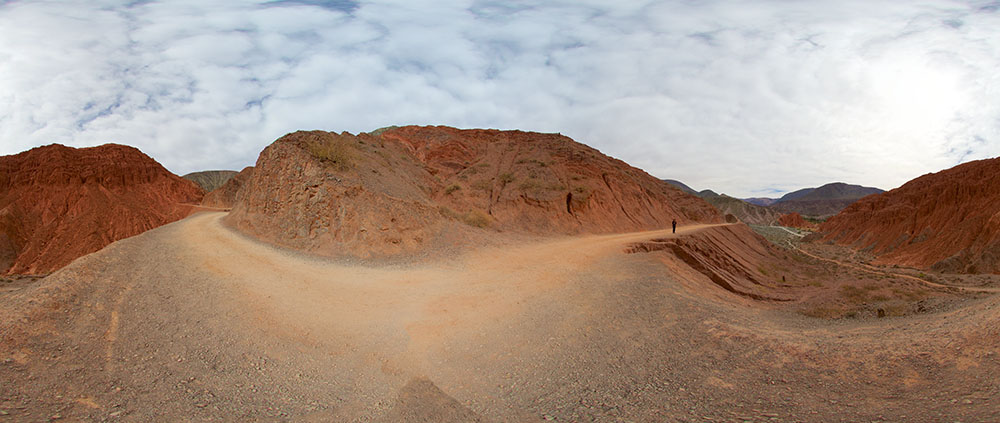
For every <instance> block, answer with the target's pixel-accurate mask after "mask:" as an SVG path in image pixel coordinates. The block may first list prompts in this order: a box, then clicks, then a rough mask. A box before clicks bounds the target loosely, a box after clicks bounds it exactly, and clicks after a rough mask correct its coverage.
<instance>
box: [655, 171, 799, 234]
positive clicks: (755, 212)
mask: <svg viewBox="0 0 1000 423" xmlns="http://www.w3.org/2000/svg"><path fill="white" fill-rule="evenodd" d="M663 181H664V182H666V183H668V184H671V185H673V186H675V187H677V188H679V189H680V190H681V191H684V192H686V193H688V194H693V195H697V196H698V197H701V198H703V199H704V200H705V201H708V203H709V204H711V205H713V206H715V208H717V209H719V211H720V212H722V214H724V215H726V214H731V215H733V216H736V218H737V219H739V220H740V221H741V222H743V223H746V224H750V225H766V226H770V225H774V224H776V222H777V221H778V218H779V217H780V213H778V212H776V211H774V210H771V209H768V208H767V207H761V206H759V205H756V204H751V203H748V202H746V201H743V200H740V199H738V198H735V197H730V196H728V195H725V194H718V193H716V192H715V191H712V190H710V189H706V190H702V191H700V192H698V191H695V190H694V189H692V188H691V187H689V186H687V185H685V184H684V183H683V182H680V181H677V180H674V179H664V180H663Z"/></svg>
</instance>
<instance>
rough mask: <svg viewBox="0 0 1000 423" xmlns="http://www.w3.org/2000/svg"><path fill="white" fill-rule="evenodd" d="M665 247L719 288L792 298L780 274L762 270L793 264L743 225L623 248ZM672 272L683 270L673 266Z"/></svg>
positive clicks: (771, 297) (761, 296)
mask: <svg viewBox="0 0 1000 423" xmlns="http://www.w3.org/2000/svg"><path fill="white" fill-rule="evenodd" d="M659 250H665V251H669V252H670V253H672V255H673V256H674V257H676V258H677V260H678V261H680V262H681V263H683V265H684V266H686V267H688V268H689V269H690V270H693V271H694V272H697V273H700V274H702V275H704V276H705V277H707V278H708V279H709V280H710V281H712V282H713V283H715V284H716V285H718V286H719V287H721V288H723V289H725V290H727V291H729V292H732V293H735V294H738V295H742V296H745V297H749V298H753V299H756V300H775V301H790V300H792V299H793V298H795V296H794V294H793V293H792V291H791V290H784V289H782V288H789V287H790V285H788V284H787V282H788V281H783V280H782V279H784V276H782V275H776V274H767V272H766V271H765V269H778V268H780V269H785V270H789V266H791V267H795V266H796V265H795V263H793V262H790V261H789V260H787V259H786V257H785V256H786V254H785V253H784V252H783V251H782V250H781V249H779V248H778V247H776V246H775V245H774V244H771V243H770V242H768V241H767V240H765V239H763V238H762V237H761V236H760V235H757V234H756V233H754V232H753V231H752V230H750V228H748V227H747V226H746V225H727V226H719V227H713V228H708V229H706V230H703V231H698V232H695V233H692V234H690V235H688V236H685V237H676V238H663V239H653V240H650V241H645V242H637V243H633V244H630V245H629V246H627V247H626V249H625V252H626V253H644V252H653V251H659ZM673 270H674V272H675V274H679V273H680V272H683V269H679V268H676V267H674V268H673Z"/></svg>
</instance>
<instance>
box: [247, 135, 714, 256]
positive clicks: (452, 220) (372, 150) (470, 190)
mask: <svg viewBox="0 0 1000 423" xmlns="http://www.w3.org/2000/svg"><path fill="white" fill-rule="evenodd" d="M672 219H677V221H678V222H679V223H681V224H684V223H688V222H720V221H721V220H722V216H721V215H720V214H719V212H718V211H716V210H715V209H714V208H712V207H711V206H710V205H709V204H707V203H705V202H704V201H703V200H701V199H699V198H696V197H693V196H690V195H687V194H684V193H682V192H681V191H679V190H678V189H676V188H674V187H672V186H670V185H669V184H667V183H665V182H663V181H660V180H658V179H656V178H654V177H652V176H650V175H648V174H646V173H645V172H643V171H641V170H639V169H636V168H633V167H631V166H629V165H627V164H625V163H624V162H622V161H620V160H616V159H613V158H610V157H607V156H605V155H603V154H601V153H600V152H599V151H597V150H595V149H593V148H590V147H587V146H585V145H583V144H579V143H576V142H574V141H573V140H571V139H569V138H567V137H565V136H562V135H557V134H538V133H530V132H521V131H497V130H459V129H454V128H447V127H402V128H389V129H384V130H379V131H375V132H373V133H370V134H367V133H362V134H359V135H356V136H355V135H351V134H348V133H342V134H335V133H328V132H318V131H313V132H296V133H293V134H289V135H286V136H284V137H282V138H281V139H279V140H278V141H276V142H274V143H273V144H272V145H271V146H269V147H267V148H266V149H265V150H264V151H263V152H262V153H261V155H260V157H259V159H258V160H257V165H256V168H255V170H254V171H253V174H252V176H251V177H250V178H249V179H248V180H247V181H246V182H245V185H244V186H243V188H242V189H241V190H240V191H239V193H238V195H237V199H236V203H235V204H234V206H233V211H232V213H231V214H230V216H229V217H228V218H227V221H228V222H229V224H231V225H233V226H235V227H236V228H238V229H240V230H242V231H244V232H246V233H249V234H251V235H254V236H256V237H258V238H261V239H264V240H266V241H269V242H272V243H276V244H279V245H284V246H288V247H292V248H297V249H302V250H305V251H309V252H312V253H316V254H321V255H328V256H341V255H347V256H357V257H364V258H369V257H372V258H378V257H390V256H395V255H399V254H412V253H417V252H422V251H426V250H427V249H428V248H429V247H431V246H433V245H442V244H444V245H456V244H461V243H464V242H469V239H470V238H469V236H470V235H469V234H471V233H488V232H489V231H510V232H523V233H530V234H578V233H607V232H625V231H637V230H646V229H657V228H665V227H669V226H670V222H671V220H672ZM477 231H478V232H477ZM484 231H486V232H484Z"/></svg>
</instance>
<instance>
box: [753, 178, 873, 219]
mask: <svg viewBox="0 0 1000 423" xmlns="http://www.w3.org/2000/svg"><path fill="white" fill-rule="evenodd" d="M881 192H883V191H882V190H880V189H878V188H871V187H863V186H860V185H849V184H845V183H843V182H834V183H831V184H826V185H823V186H821V187H819V188H805V189H801V190H798V191H795V192H790V193H788V194H785V195H784V196H783V197H781V198H780V199H778V200H777V201H775V202H774V203H773V204H771V205H770V206H768V207H770V208H772V209H774V210H776V211H778V212H780V213H799V214H801V215H804V216H812V217H817V218H826V217H829V216H832V215H834V214H837V213H838V212H840V211H841V210H843V209H844V208H845V207H847V206H849V205H850V204H851V203H853V202H855V201H857V200H858V199H860V198H863V197H865V196H868V195H871V194H878V193H881Z"/></svg>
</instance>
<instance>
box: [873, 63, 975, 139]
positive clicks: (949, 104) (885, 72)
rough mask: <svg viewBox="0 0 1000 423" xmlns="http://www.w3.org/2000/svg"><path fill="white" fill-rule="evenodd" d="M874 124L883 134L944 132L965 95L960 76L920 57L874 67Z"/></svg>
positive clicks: (913, 135) (922, 135) (911, 135)
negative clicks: (876, 120) (930, 63)
mask: <svg viewBox="0 0 1000 423" xmlns="http://www.w3.org/2000/svg"><path fill="white" fill-rule="evenodd" d="M872 82H873V85H874V86H873V92H872V94H873V97H874V109H875V110H874V112H875V117H876V118H877V119H878V120H879V121H878V122H876V125H877V126H879V127H881V128H882V130H883V131H885V133H886V135H896V136H900V135H901V136H910V137H920V138H923V137H927V136H940V135H943V133H944V132H945V130H946V128H947V126H948V125H949V123H950V122H952V120H953V119H954V118H955V116H956V113H957V112H958V111H959V110H960V109H961V108H962V107H963V106H964V103H965V102H966V98H965V97H964V94H963V92H962V90H961V85H960V79H959V76H958V75H957V74H956V73H955V72H954V71H950V70H948V69H943V68H940V67H935V66H931V65H928V64H927V63H925V62H924V61H921V60H913V59H910V60H892V61H891V62H883V63H882V64H880V65H878V66H877V67H876V68H875V69H874V70H873V75H872Z"/></svg>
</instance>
